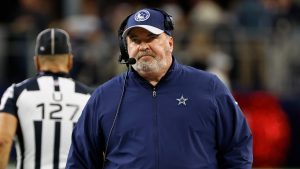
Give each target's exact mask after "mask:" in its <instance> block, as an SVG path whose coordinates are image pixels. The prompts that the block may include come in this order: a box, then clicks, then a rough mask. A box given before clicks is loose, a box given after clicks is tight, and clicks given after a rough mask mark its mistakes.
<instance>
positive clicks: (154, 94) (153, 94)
mask: <svg viewBox="0 0 300 169" xmlns="http://www.w3.org/2000/svg"><path fill="white" fill-rule="evenodd" d="M152 96H153V97H155V96H156V91H155V88H154V89H153V92H152Z"/></svg>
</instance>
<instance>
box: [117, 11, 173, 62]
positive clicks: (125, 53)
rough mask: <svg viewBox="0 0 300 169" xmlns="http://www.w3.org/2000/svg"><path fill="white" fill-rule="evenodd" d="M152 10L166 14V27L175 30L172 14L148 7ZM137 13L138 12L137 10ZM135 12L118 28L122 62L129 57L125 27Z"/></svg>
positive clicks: (120, 59)
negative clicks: (124, 33) (124, 34)
mask: <svg viewBox="0 0 300 169" xmlns="http://www.w3.org/2000/svg"><path fill="white" fill-rule="evenodd" d="M147 9H151V10H156V11H159V12H160V13H162V14H163V16H164V27H165V30H167V31H173V30H174V21H173V18H172V16H171V15H169V14H168V13H166V12H165V11H163V10H161V9H157V8H147ZM135 13H136V12H135ZM135 13H132V14H130V15H129V16H127V17H126V18H125V19H124V21H123V22H122V23H121V25H120V28H119V30H118V40H119V47H120V53H121V54H120V56H119V60H118V61H119V62H120V63H122V64H127V61H128V59H129V55H128V51H127V45H126V39H124V37H123V36H122V35H123V32H124V31H125V28H126V26H127V22H128V19H129V18H130V17H131V16H132V15H134V14H135Z"/></svg>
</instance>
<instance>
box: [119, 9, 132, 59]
mask: <svg viewBox="0 0 300 169" xmlns="http://www.w3.org/2000/svg"><path fill="white" fill-rule="evenodd" d="M131 15H132V14H131ZM131 15H129V16H127V18H125V19H124V21H123V22H122V23H121V25H120V28H119V30H118V41H119V48H120V53H121V54H120V56H119V60H118V61H119V62H120V63H122V62H127V61H128V59H129V55H128V52H127V46H126V39H124V38H123V36H122V35H123V32H124V31H125V27H126V25H127V21H128V19H129V17H130V16H131Z"/></svg>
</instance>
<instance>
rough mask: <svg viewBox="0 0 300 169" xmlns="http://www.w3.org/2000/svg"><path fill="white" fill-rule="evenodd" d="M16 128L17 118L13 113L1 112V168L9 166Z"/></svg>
mask: <svg viewBox="0 0 300 169" xmlns="http://www.w3.org/2000/svg"><path fill="white" fill-rule="evenodd" d="M16 128H17V118H16V117H15V116H14V115H12V114H9V113H6V112H0V157H1V158H0V169H5V168H6V166H7V163H8V159H9V154H10V151H11V146H12V143H13V138H14V136H15V133H16Z"/></svg>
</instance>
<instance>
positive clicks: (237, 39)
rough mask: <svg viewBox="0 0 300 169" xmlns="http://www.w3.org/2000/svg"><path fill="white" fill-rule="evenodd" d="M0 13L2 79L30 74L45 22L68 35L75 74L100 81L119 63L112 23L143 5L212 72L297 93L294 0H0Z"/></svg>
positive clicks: (237, 82)
mask: <svg viewBox="0 0 300 169" xmlns="http://www.w3.org/2000/svg"><path fill="white" fill-rule="evenodd" d="M1 3H2V4H1V7H0V8H1V10H0V12H1V15H0V16H1V17H0V60H1V64H0V72H1V73H0V84H1V86H7V85H8V84H10V83H12V82H18V81H21V80H22V79H24V78H25V77H28V76H30V75H32V74H34V73H35V70H34V67H33V65H32V56H33V55H34V38H35V36H36V34H37V33H38V32H39V31H41V30H42V29H44V28H46V27H60V28H63V29H66V30H67V31H68V32H69V33H70V34H71V36H72V37H71V38H72V41H73V42H72V43H73V53H74V55H75V66H74V69H73V71H72V76H73V77H74V78H76V79H78V80H81V81H83V82H84V83H87V84H88V85H91V86H97V85H99V84H101V83H103V82H104V81H106V80H107V79H109V78H111V77H112V76H113V75H115V74H118V73H119V72H121V71H122V70H123V67H122V66H120V65H118V63H117V58H118V55H119V54H118V53H119V47H118V41H117V33H116V32H117V30H118V27H119V24H120V23H121V21H122V20H123V19H124V17H125V16H127V15H128V14H130V13H132V12H133V11H134V10H136V9H137V8H140V7H142V6H149V7H158V8H162V9H165V10H166V11H167V12H168V13H169V14H171V15H172V16H173V18H174V20H175V34H174V38H175V42H176V45H175V46H176V47H175V57H176V58H177V59H178V60H179V61H181V62H182V63H185V64H188V65H191V66H193V67H196V68H199V69H203V70H208V71H212V72H214V73H216V74H218V76H219V77H220V78H221V79H222V80H223V81H224V83H225V84H227V85H228V87H230V88H231V89H232V90H242V91H249V90H267V91H270V92H272V93H274V94H276V95H277V96H280V97H290V96H291V97H293V96H297V95H299V94H300V88H298V86H299V85H300V80H298V79H299V77H300V71H299V70H300V69H299V67H300V59H299V57H298V54H299V53H300V51H299V50H300V48H298V44H299V42H298V41H300V38H299V37H298V36H300V33H299V29H298V27H299V24H300V8H299V2H298V1H296V0H231V1H221V0H219V1H218V0H186V1H184V2H182V1H179V0H177V1H174V0H172V1H168V0H164V1H146V0H144V1H143V0H142V1H138V0H135V1H134V0H131V1H127V2H126V1H122V2H119V1H117V0H111V1H109V2H108V1H101V0H63V1H59V0H54V1H53V0H43V1H40V0H4V1H3V2H1Z"/></svg>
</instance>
